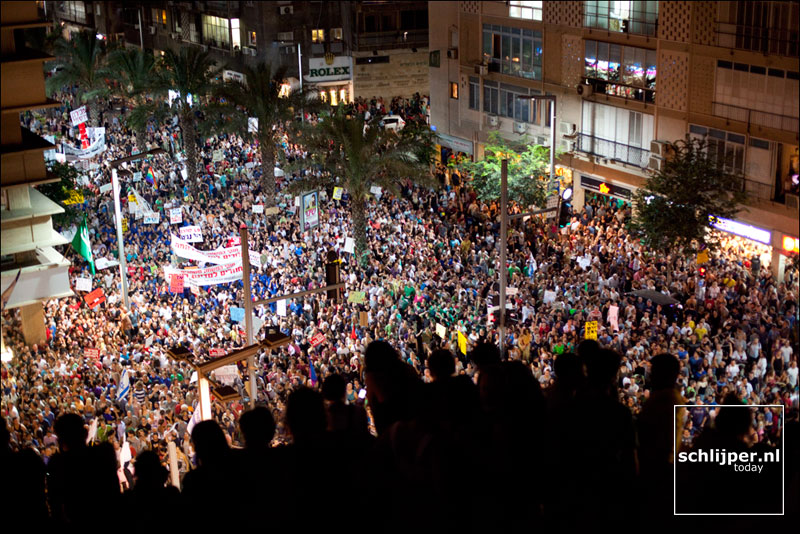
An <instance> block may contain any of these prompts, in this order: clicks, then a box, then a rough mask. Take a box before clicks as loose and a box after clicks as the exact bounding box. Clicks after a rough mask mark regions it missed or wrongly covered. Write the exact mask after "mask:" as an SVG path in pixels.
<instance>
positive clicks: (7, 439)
mask: <svg viewBox="0 0 800 534" xmlns="http://www.w3.org/2000/svg"><path fill="white" fill-rule="evenodd" d="M2 426H3V428H0V447H2V448H3V450H4V451H5V450H6V449H8V446H9V444H10V443H11V432H9V431H8V425H7V424H6V420H5V418H3V425H2Z"/></svg>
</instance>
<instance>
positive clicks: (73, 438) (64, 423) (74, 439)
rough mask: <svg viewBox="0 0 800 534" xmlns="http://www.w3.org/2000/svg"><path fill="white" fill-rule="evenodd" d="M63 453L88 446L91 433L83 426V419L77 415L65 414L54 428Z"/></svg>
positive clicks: (57, 420)
mask: <svg viewBox="0 0 800 534" xmlns="http://www.w3.org/2000/svg"><path fill="white" fill-rule="evenodd" d="M53 429H54V430H55V431H56V436H57V437H58V446H59V447H60V448H61V450H62V451H74V450H77V449H80V448H83V447H85V446H86V438H87V437H88V435H89V432H88V431H87V430H86V427H84V426H83V418H82V417H81V416H80V415H78V414H76V413H68V414H64V415H62V416H61V417H59V418H58V419H56V423H55V425H54V426H53Z"/></svg>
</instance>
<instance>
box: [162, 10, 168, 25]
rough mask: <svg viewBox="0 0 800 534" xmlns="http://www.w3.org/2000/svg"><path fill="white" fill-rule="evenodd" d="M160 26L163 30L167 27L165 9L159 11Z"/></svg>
mask: <svg viewBox="0 0 800 534" xmlns="http://www.w3.org/2000/svg"><path fill="white" fill-rule="evenodd" d="M161 25H162V26H164V27H165V28H166V27H167V10H166V9H162V10H161Z"/></svg>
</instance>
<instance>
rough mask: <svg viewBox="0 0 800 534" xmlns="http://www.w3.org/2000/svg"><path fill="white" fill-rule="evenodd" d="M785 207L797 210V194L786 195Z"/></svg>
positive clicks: (798, 203) (798, 206)
mask: <svg viewBox="0 0 800 534" xmlns="http://www.w3.org/2000/svg"><path fill="white" fill-rule="evenodd" d="M786 207H787V208H789V209H791V210H794V211H797V210H798V209H800V201H798V196H797V195H791V194H787V195H786Z"/></svg>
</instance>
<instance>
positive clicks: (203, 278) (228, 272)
mask: <svg viewBox="0 0 800 534" xmlns="http://www.w3.org/2000/svg"><path fill="white" fill-rule="evenodd" d="M242 270H243V267H242V264H241V263H226V264H224V265H214V266H213V267H206V268H205V269H175V268H174V267H171V266H169V265H167V266H164V274H165V275H166V276H169V275H171V274H173V273H176V272H177V273H182V274H183V276H184V283H185V282H186V280H187V279H188V280H195V281H196V282H197V285H199V286H212V285H216V284H227V283H228V282H234V281H236V280H241V279H242Z"/></svg>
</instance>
